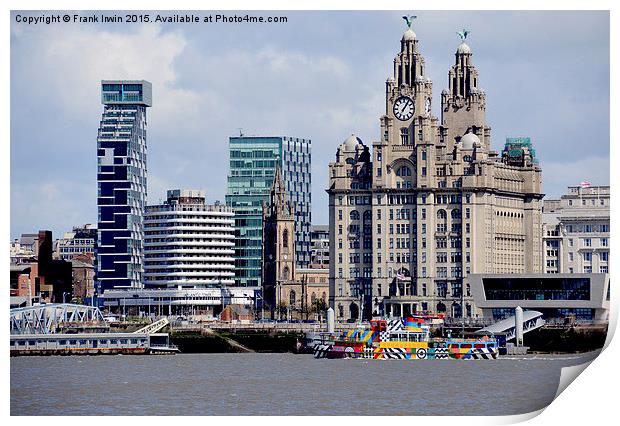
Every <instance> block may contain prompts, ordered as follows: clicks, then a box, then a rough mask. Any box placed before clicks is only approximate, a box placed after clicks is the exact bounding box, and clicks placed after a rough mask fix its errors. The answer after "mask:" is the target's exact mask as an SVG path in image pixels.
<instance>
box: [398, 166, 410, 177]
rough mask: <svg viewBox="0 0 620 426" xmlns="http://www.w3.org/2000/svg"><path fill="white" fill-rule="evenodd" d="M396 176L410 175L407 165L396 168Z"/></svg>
mask: <svg viewBox="0 0 620 426" xmlns="http://www.w3.org/2000/svg"><path fill="white" fill-rule="evenodd" d="M396 176H403V177H404V176H411V169H410V168H409V167H407V166H400V167H399V168H398V169H396Z"/></svg>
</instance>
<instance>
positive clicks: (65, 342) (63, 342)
mask: <svg viewBox="0 0 620 426" xmlns="http://www.w3.org/2000/svg"><path fill="white" fill-rule="evenodd" d="M58 343H59V344H61V345H66V344H67V341H66V340H61V341H59V342H58Z"/></svg>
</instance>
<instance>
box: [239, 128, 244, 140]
mask: <svg viewBox="0 0 620 426" xmlns="http://www.w3.org/2000/svg"><path fill="white" fill-rule="evenodd" d="M239 137H240V138H242V137H243V129H242V128H241V127H239Z"/></svg>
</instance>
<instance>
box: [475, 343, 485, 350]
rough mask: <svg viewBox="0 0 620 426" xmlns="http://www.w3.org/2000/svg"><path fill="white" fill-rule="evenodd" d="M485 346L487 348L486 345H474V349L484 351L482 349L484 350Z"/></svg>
mask: <svg viewBox="0 0 620 426" xmlns="http://www.w3.org/2000/svg"><path fill="white" fill-rule="evenodd" d="M484 346H485V345H484V343H476V344H475V345H474V348H476V349H482V348H484Z"/></svg>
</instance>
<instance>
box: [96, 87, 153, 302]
mask: <svg viewBox="0 0 620 426" xmlns="http://www.w3.org/2000/svg"><path fill="white" fill-rule="evenodd" d="M101 103H102V104H103V105H104V107H103V114H102V117H101V123H100V125H99V133H98V135H97V211H98V225H97V252H96V269H95V271H96V277H95V280H96V286H97V292H98V293H99V294H101V293H102V292H103V291H104V290H107V289H111V288H128V287H130V288H140V287H143V286H144V284H143V271H144V268H143V238H144V225H143V219H142V217H143V214H144V208H145V203H146V108H147V107H150V106H151V105H152V88H151V83H149V82H148V81H144V80H111V81H110V80H103V81H102V82H101Z"/></svg>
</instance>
